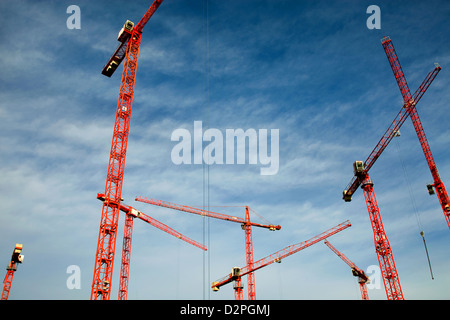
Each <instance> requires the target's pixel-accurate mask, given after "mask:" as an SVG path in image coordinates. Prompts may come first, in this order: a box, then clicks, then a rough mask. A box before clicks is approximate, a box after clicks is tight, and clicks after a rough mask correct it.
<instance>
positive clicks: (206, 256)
mask: <svg viewBox="0 0 450 320" xmlns="http://www.w3.org/2000/svg"><path fill="white" fill-rule="evenodd" d="M205 2H206V5H205V7H204V8H203V10H204V14H205V29H206V30H205V38H206V39H205V47H206V48H205V52H206V57H205V74H206V75H205V91H206V126H208V125H209V107H210V84H209V81H210V79H209V71H210V70H209V68H210V65H209V8H208V0H206V1H205ZM203 112H204V113H205V111H203ZM202 135H203V133H202ZM202 149H203V147H202ZM208 157H209V155H208ZM202 163H203V170H202V171H203V179H202V180H203V207H204V208H206V209H207V210H208V211H209V209H210V208H209V165H207V164H206V163H205V162H204V161H202ZM208 163H209V162H208ZM203 243H204V244H205V245H206V246H207V247H208V251H203V300H205V299H206V294H205V290H207V292H208V300H209V299H210V291H211V290H209V288H208V287H209V283H210V282H211V281H210V276H211V272H210V270H211V268H210V266H211V262H210V250H211V246H210V244H211V243H210V225H209V217H207V216H203Z"/></svg>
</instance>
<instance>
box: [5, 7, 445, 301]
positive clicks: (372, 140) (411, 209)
mask: <svg viewBox="0 0 450 320" xmlns="http://www.w3.org/2000/svg"><path fill="white" fill-rule="evenodd" d="M71 4H76V5H78V6H79V7H80V9H81V29H79V30H78V29H73V30H69V29H68V28H67V27H66V20H67V18H68V17H69V14H67V13H66V9H67V7H68V6H69V5H71ZM372 4H376V5H378V6H379V7H380V9H381V29H380V30H376V29H375V30H369V29H368V28H367V27H366V20H367V18H368V17H369V14H367V13H366V9H367V7H368V6H369V5H372ZM149 5H150V1H133V2H132V3H131V4H130V2H124V1H118V0H116V1H95V2H92V1H78V2H73V1H70V2H69V1H39V2H36V1H2V2H0V19H1V21H4V22H8V23H7V25H12V26H13V27H12V28H9V29H8V28H2V31H0V39H1V45H0V62H1V63H2V72H1V74H0V85H1V90H0V98H1V99H0V117H1V119H2V120H3V121H2V126H1V127H0V154H1V157H0V164H1V167H2V179H1V180H0V194H1V196H0V197H1V202H0V243H1V246H0V258H1V259H2V260H3V263H4V265H6V264H7V263H8V259H9V257H10V254H11V252H12V250H13V247H14V244H15V243H23V245H24V249H23V254H24V255H25V260H24V263H23V264H22V265H21V266H20V267H19V270H18V272H17V273H16V276H15V278H14V282H13V287H12V290H11V294H10V299H89V296H90V287H91V283H92V272H93V267H94V259H95V249H96V244H97V237H98V228H99V221H100V215H101V204H100V202H99V201H98V200H97V199H96V194H97V192H103V191H104V184H105V178H106V170H107V162H108V155H109V150H110V143H111V135H112V129H113V124H114V117H115V107H116V104H117V97H118V92H119V85H120V80H121V79H120V76H121V70H122V68H121V67H120V68H119V69H118V71H117V72H116V74H114V76H113V77H112V78H107V77H104V76H103V75H101V69H102V67H103V65H104V64H105V63H106V61H107V60H108V59H109V57H110V56H111V54H112V53H113V52H114V50H115V49H116V46H117V45H118V42H117V41H116V37H117V34H118V32H119V30H120V28H121V27H122V25H123V23H124V22H125V21H126V20H127V19H129V20H132V21H134V22H135V23H137V22H138V21H139V19H140V18H141V17H142V15H143V14H144V13H145V11H146V10H147V8H148V7H149ZM449 15H450V4H449V3H448V1H427V2H423V1H408V2H406V1H376V2H373V1H370V2H369V1H271V0H270V1H269V0H268V1H257V0H252V1H250V0H248V1H226V2H225V1H211V0H210V1H206V0H198V1H197V0H195V1H194V0H191V1H180V0H166V1H164V2H163V4H162V5H161V7H160V8H159V9H158V11H157V12H156V14H155V15H154V16H153V17H152V18H151V20H150V22H149V23H148V24H147V26H146V27H145V29H144V34H143V36H142V45H141V51H140V58H139V66H138V72H137V80H136V90H135V96H134V104H133V114H132V120H131V130H130V137H129V143H128V153H127V160H126V170H125V179H124V185H123V194H122V196H123V198H124V199H125V202H126V203H127V204H129V205H133V206H135V207H136V208H137V209H139V210H142V211H143V212H145V213H146V214H148V215H150V216H152V217H154V218H156V219H158V220H160V221H161V222H163V223H165V224H167V225H169V226H171V227H172V228H174V229H176V230H177V231H179V232H181V233H183V234H184V235H186V236H188V237H191V238H193V239H194V240H196V241H199V242H202V241H203V240H204V239H205V238H207V239H209V241H208V245H209V252H208V255H205V256H204V255H203V253H202V251H201V250H199V249H198V248H195V247H192V246H190V245H188V244H186V243H184V242H181V241H179V240H177V239H175V238H173V237H171V236H169V235H167V234H165V233H163V232H161V231H159V230H157V229H155V228H153V227H151V226H149V225H146V224H145V223H144V222H142V221H139V220H137V221H135V223H134V233H133V246H132V260H131V261H132V262H131V263H132V265H131V276H130V284H129V296H128V297H129V299H203V298H205V299H232V298H233V290H232V287H231V286H230V285H229V286H227V287H224V288H222V289H221V290H220V291H219V292H217V293H212V292H210V291H209V290H208V287H209V283H205V282H209V281H213V280H216V279H218V278H221V277H223V276H225V275H226V274H227V273H229V271H230V268H231V267H233V266H244V265H245V255H244V234H243V232H242V230H241V228H240V226H238V225H237V224H236V225H234V224H231V223H228V222H224V221H219V220H209V222H208V221H206V220H203V219H202V218H201V217H198V216H191V215H187V214H184V213H178V212H175V211H171V210H169V209H164V208H157V207H152V206H150V205H146V204H143V203H138V202H135V201H134V198H135V197H136V196H138V195H141V196H147V197H152V198H156V199H161V200H165V201H171V202H174V203H180V204H185V205H191V206H201V205H203V203H204V198H205V197H207V198H209V204H210V206H211V209H213V210H215V211H219V212H223V213H226V214H232V215H241V216H242V217H243V216H244V211H243V209H242V208H233V207H231V208H213V206H242V205H249V206H250V207H251V208H252V209H253V210H254V211H256V212H257V213H259V214H260V215H262V216H263V217H264V218H266V219H267V220H269V221H270V222H272V223H275V224H280V225H281V226H282V229H281V230H280V231H276V232H273V233H268V231H267V230H261V229H256V228H254V229H253V241H254V256H255V260H256V259H259V258H262V257H264V256H266V255H269V254H271V253H274V252H275V251H277V250H280V249H282V248H284V247H286V246H288V245H291V244H294V243H299V242H301V241H304V240H307V239H309V238H311V237H313V236H315V235H317V234H319V233H321V232H323V231H325V230H327V229H329V228H331V227H334V226H335V225H337V224H338V223H341V222H343V221H345V220H347V219H348V220H350V221H351V223H352V227H351V228H349V229H347V230H345V231H343V232H341V233H339V234H337V235H335V236H333V237H331V238H330V239H329V241H330V242H331V243H332V244H333V245H334V246H336V247H337V248H338V249H339V250H341V251H342V252H343V253H344V254H346V255H347V256H348V257H349V258H350V259H351V260H352V261H354V262H355V263H356V264H357V265H358V266H359V267H360V268H361V269H364V270H366V269H367V267H369V266H370V265H377V264H378V262H377V257H376V254H375V251H374V245H373V234H372V229H371V226H370V220H369V216H368V213H367V209H366V206H365V202H364V198H363V194H362V192H361V190H358V191H357V192H356V194H355V196H354V198H353V201H352V202H350V203H345V202H344V201H343V200H342V198H341V195H342V191H343V189H344V188H345V186H346V185H347V183H348V182H349V181H350V180H351V178H352V174H353V173H352V163H353V162H354V161H355V160H365V159H366V157H367V156H368V155H369V153H370V152H371V151H372V149H373V147H374V146H375V144H376V143H377V142H378V140H379V139H380V137H381V135H382V134H383V133H384V132H385V130H386V129H387V127H388V126H389V124H390V123H391V121H392V120H393V119H394V117H395V116H396V115H397V113H398V111H399V110H400V107H401V104H402V99H401V94H400V91H399V89H398V87H397V84H396V82H395V78H394V75H393V73H392V71H391V69H390V66H389V63H388V61H387V58H386V55H385V53H384V50H383V47H382V46H381V41H380V40H381V38H382V37H383V36H385V35H388V36H390V37H391V39H392V41H393V43H394V46H395V48H396V51H397V54H398V56H399V59H400V62H401V64H402V67H403V71H404V73H405V76H406V79H407V80H408V84H409V86H410V90H411V92H414V91H415V90H416V88H417V87H418V86H419V85H420V83H421V82H422V80H423V79H424V78H425V76H426V74H427V73H428V72H429V71H431V70H432V69H433V68H434V63H435V62H438V63H439V64H440V65H441V66H442V71H441V72H440V74H439V75H438V76H437V78H436V79H435V81H434V83H433V84H432V85H431V86H430V88H429V89H428V92H427V93H426V94H425V95H424V97H423V98H422V100H421V101H420V104H418V107H417V109H418V112H419V114H420V117H421V120H422V124H423V126H424V129H425V131H426V134H427V138H428V140H429V143H430V146H431V150H432V152H433V156H434V158H435V161H436V164H437V166H438V169H439V173H440V175H441V178H442V180H443V181H444V183H446V184H447V187H448V182H449V181H450V161H448V158H449V156H450V154H449V151H448V146H449V144H450V135H449V133H450V132H449V129H448V125H447V123H448V121H447V120H446V119H448V111H449V106H448V103H447V101H448V100H449V99H450V93H449V92H448V90H446V88H447V84H448V83H449V80H450V73H449V71H448V70H449V69H450V42H449V41H448V40H449V39H448V34H449V32H450V30H449V24H448V21H447V20H448V17H449ZM194 121H203V125H204V127H205V128H206V127H209V128H216V129H218V130H220V131H222V132H225V130H226V129H238V128H242V129H244V130H246V129H249V128H253V129H255V130H258V129H279V132H280V135H279V149H280V151H279V163H280V166H279V171H278V173H277V174H275V175H269V176H263V175H260V167H261V166H260V165H249V164H245V165H237V164H236V165H212V166H210V167H209V171H208V172H209V193H205V192H204V181H206V179H205V172H204V168H203V166H202V165H193V164H192V165H175V164H173V163H172V160H171V157H170V154H171V150H172V148H173V147H174V146H175V144H176V143H175V142H173V141H171V140H170V137H171V134H172V132H173V131H174V130H176V129H178V128H184V129H187V130H189V131H190V132H191V133H193V125H194ZM401 133H402V135H401V137H399V138H398V139H396V140H395V141H393V142H392V143H391V145H390V146H389V147H388V148H387V149H386V150H385V152H384V153H383V155H382V156H381V158H380V159H379V160H378V161H377V163H376V164H375V165H374V167H373V168H372V169H371V178H372V180H373V181H374V183H375V192H376V195H377V199H378V203H379V205H380V210H381V214H382V217H383V222H384V226H385V229H386V233H387V235H388V237H389V240H390V243H391V245H392V248H393V252H394V258H395V261H396V265H397V270H398V272H399V278H400V283H401V285H402V289H403V292H404V295H405V298H406V299H448V298H450V296H449V293H448V289H447V288H448V285H449V284H450V276H449V274H448V272H447V270H448V266H449V264H450V258H449V256H448V246H449V245H450V234H449V229H448V226H447V224H446V222H445V219H444V216H443V213H442V211H441V209H440V205H439V202H438V200H437V197H436V196H432V197H430V196H429V195H428V193H427V190H426V184H427V183H430V182H432V178H431V175H430V172H429V169H428V167H427V164H426V161H425V158H424V156H423V153H422V150H421V148H420V144H419V142H418V140H417V137H416V134H415V131H414V128H413V126H412V124H411V121H410V120H409V119H408V120H407V121H406V122H405V124H404V125H403V127H402V129H401ZM405 172H406V173H405ZM409 190H411V193H410V191H409ZM411 194H412V196H411ZM252 219H253V220H254V221H261V220H259V218H258V217H257V216H255V215H254V216H252ZM205 225H206V226H208V228H209V232H204V229H205V228H204V226H205ZM122 226H123V216H121V219H120V229H119V236H118V240H117V241H118V242H117V252H116V257H117V259H116V263H115V269H114V282H113V292H117V288H118V287H117V286H118V275H119V270H120V250H121V243H122V230H123V229H122ZM208 228H206V229H208ZM421 230H424V231H425V237H426V240H427V245H428V250H429V253H430V259H431V263H432V267H433V273H434V276H435V280H431V278H430V274H429V269H428V264H427V260H426V255H425V251H424V247H423V243H422V238H421V237H420V235H419V232H420V231H421ZM204 261H206V263H204ZM70 265H77V266H79V267H80V270H81V289H79V290H77V289H73V290H69V289H68V288H67V286H66V280H67V278H68V276H69V274H67V273H66V270H67V267H68V266H70ZM3 272H4V273H6V270H4V271H3ZM255 278H256V297H257V298H258V299H349V300H352V299H354V300H359V299H360V298H361V297H360V294H359V289H358V285H357V282H356V278H354V277H353V276H352V275H351V272H350V270H349V268H348V267H347V266H346V265H345V264H344V263H343V262H342V261H340V259H339V258H338V257H336V256H335V255H334V254H333V253H332V252H331V251H330V250H329V249H328V248H327V247H326V246H325V245H324V244H323V243H319V244H316V245H314V246H312V247H310V248H308V249H306V250H304V251H302V252H300V253H297V254H296V255H293V256H291V257H289V258H287V259H285V260H284V261H283V263H281V264H276V265H271V266H268V267H266V268H264V269H261V270H258V271H257V273H256V277H255ZM244 284H245V285H246V279H244ZM244 292H246V289H245V291H244ZM116 297H117V295H116V294H114V293H113V294H112V298H113V299H116ZM245 297H246V294H245ZM369 298H371V299H381V300H384V299H386V295H385V291H384V288H383V286H382V287H381V289H372V290H369Z"/></svg>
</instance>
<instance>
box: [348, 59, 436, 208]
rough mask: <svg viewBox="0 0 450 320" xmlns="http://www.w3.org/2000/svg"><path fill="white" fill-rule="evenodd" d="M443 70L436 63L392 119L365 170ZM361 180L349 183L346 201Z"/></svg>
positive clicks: (373, 161)
mask: <svg viewBox="0 0 450 320" xmlns="http://www.w3.org/2000/svg"><path fill="white" fill-rule="evenodd" d="M439 71H441V67H440V66H439V65H438V64H436V66H435V68H434V70H433V71H431V72H429V73H428V75H427V76H426V78H425V80H424V81H423V82H422V84H421V85H420V87H419V88H418V89H417V90H416V92H414V95H413V98H412V99H411V100H410V101H409V102H406V103H405V104H404V105H403V106H402V108H401V109H400V111H399V113H398V114H397V116H396V117H395V119H394V121H392V123H391V125H390V126H389V128H388V129H387V130H386V132H385V133H384V135H383V136H382V137H381V139H380V141H378V143H377V145H376V146H375V148H374V149H373V150H372V152H371V153H370V155H369V156H368V157H367V160H366V161H365V162H364V171H365V172H368V171H369V170H370V168H371V167H372V166H373V164H374V163H375V161H376V160H377V159H378V158H379V157H380V155H381V153H382V152H383V151H384V149H386V147H387V146H388V145H389V143H390V142H391V140H392V139H393V138H394V137H395V134H396V133H397V132H398V130H399V129H400V127H401V126H402V125H403V123H404V122H405V120H406V119H407V118H408V116H409V115H410V112H409V111H410V108H411V107H412V106H413V105H414V106H415V105H417V103H418V102H419V101H420V99H421V98H422V96H423V95H424V93H425V92H426V91H427V89H428V87H429V86H430V85H431V83H432V82H433V80H434V79H435V78H436V76H437V74H438V73H439ZM360 184H361V182H360V181H359V179H358V177H356V176H355V177H353V179H352V180H351V181H350V183H349V184H348V185H347V187H346V188H345V190H344V192H343V199H344V200H345V201H347V202H348V201H351V199H352V196H353V193H354V192H355V191H356V189H358V187H359V186H360Z"/></svg>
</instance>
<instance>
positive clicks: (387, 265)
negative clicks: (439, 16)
mask: <svg viewBox="0 0 450 320" xmlns="http://www.w3.org/2000/svg"><path fill="white" fill-rule="evenodd" d="M397 62H398V60H397ZM398 65H399V64H398ZM440 70H441V67H440V66H439V65H436V67H435V69H434V70H433V71H432V72H430V73H428V75H427V77H426V78H425V80H424V81H423V82H422V84H421V85H420V87H419V88H418V89H417V90H416V92H415V93H414V96H413V98H411V99H409V100H406V101H405V104H404V105H403V107H402V109H401V110H400V112H399V113H398V115H397V117H396V118H395V119H394V121H393V122H392V123H391V125H390V127H389V128H388V130H387V131H386V132H385V134H384V135H383V137H382V138H381V139H380V141H379V142H378V144H377V145H376V147H375V148H374V149H373V151H372V152H371V154H370V155H369V157H368V158H367V160H366V161H365V162H364V163H363V162H362V161H356V162H355V163H354V164H353V169H354V175H355V176H354V178H353V179H352V181H351V182H350V183H349V184H348V185H347V187H346V189H345V190H344V192H343V199H344V200H345V201H347V202H348V201H351V199H352V195H353V193H354V192H355V191H356V189H357V188H358V187H359V186H360V185H361V188H362V189H363V191H364V198H365V200H366V205H367V209H368V212H369V217H370V222H371V224H372V229H373V234H374V244H375V249H376V253H377V257H378V262H379V264H380V269H381V272H382V275H383V282H384V286H385V290H386V295H387V298H388V299H389V300H403V299H404V297H403V292H402V289H401V285H400V280H399V278H398V273H397V268H396V266H395V261H394V256H393V254H392V248H391V246H390V244H389V240H388V238H387V235H386V232H385V230H384V226H383V221H382V219H381V215H380V209H379V207H378V203H377V200H376V197H375V192H374V190H373V183H372V181H371V179H370V177H369V170H370V168H371V167H372V166H373V164H374V163H375V161H376V160H377V159H378V158H379V157H380V155H381V153H382V152H383V151H384V149H386V147H387V146H388V144H389V143H390V141H391V140H392V139H393V137H394V136H396V134H397V133H398V130H399V129H400V127H401V125H402V124H403V123H404V122H405V120H406V118H407V117H408V115H410V113H409V111H408V110H410V108H411V106H413V105H415V104H417V103H418V101H419V100H420V99H421V98H422V96H423V94H424V93H425V92H426V90H427V89H428V87H429V86H430V84H431V83H432V82H433V80H434V78H435V77H436V76H437V74H438V73H439V71H440ZM405 83H406V82H405ZM401 86H402V87H404V85H403V84H402V85H401ZM414 108H415V107H414Z"/></svg>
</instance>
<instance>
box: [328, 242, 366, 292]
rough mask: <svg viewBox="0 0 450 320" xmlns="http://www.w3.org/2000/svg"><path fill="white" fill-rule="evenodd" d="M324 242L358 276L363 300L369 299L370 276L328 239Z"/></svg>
mask: <svg viewBox="0 0 450 320" xmlns="http://www.w3.org/2000/svg"><path fill="white" fill-rule="evenodd" d="M324 243H325V244H326V245H327V247H328V248H330V249H331V251H333V252H334V253H335V254H336V255H337V256H338V257H339V258H341V259H342V261H344V262H345V263H346V264H347V265H348V266H349V267H350V268H351V269H352V274H353V275H354V276H355V277H358V283H359V290H360V291H361V297H362V299H363V300H369V294H368V293H367V286H366V283H367V282H369V281H370V280H369V278H368V277H367V276H366V274H365V273H364V271H363V270H361V269H360V268H358V267H357V266H356V265H355V264H354V263H353V262H351V261H350V259H349V258H347V257H346V256H345V255H344V254H343V253H341V252H339V250H338V249H336V248H335V247H334V246H333V245H332V244H331V243H329V242H328V240H325V241H324Z"/></svg>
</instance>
